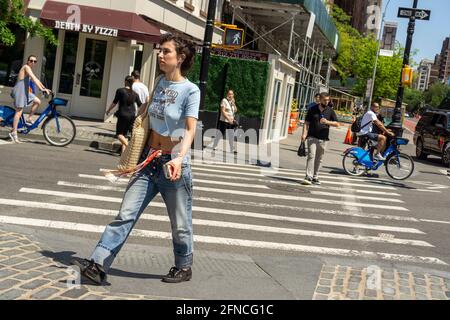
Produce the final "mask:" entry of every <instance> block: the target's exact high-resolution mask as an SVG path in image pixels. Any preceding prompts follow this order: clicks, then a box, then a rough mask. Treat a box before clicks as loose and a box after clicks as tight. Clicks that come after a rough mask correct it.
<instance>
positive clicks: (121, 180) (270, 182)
mask: <svg viewBox="0 0 450 320" xmlns="http://www.w3.org/2000/svg"><path fill="white" fill-rule="evenodd" d="M104 170H106V169H100V171H104ZM194 170H195V169H194ZM195 176H196V177H197V176H200V177H209V178H220V179H221V181H216V180H214V181H213V182H212V183H214V184H222V181H223V180H224V179H225V180H232V181H252V182H259V183H261V184H277V185H287V186H295V187H299V185H300V184H299V182H288V181H281V180H268V179H255V178H245V177H240V176H239V177H236V176H229V175H228V174H227V175H225V174H210V173H204V172H197V171H195ZM78 177H80V178H87V179H95V180H107V181H109V180H108V179H107V178H106V177H105V176H100V175H90V174H79V175H78ZM290 180H291V179H290ZM198 181H202V180H199V179H197V178H195V179H194V182H198ZM203 181H206V180H203ZM209 181H210V180H208V183H210V182H209ZM128 182H129V179H124V178H122V179H119V180H118V181H117V182H116V183H115V184H128ZM254 185H255V184H252V185H249V184H246V186H247V187H248V186H254ZM302 187H303V188H305V189H311V188H314V189H326V190H333V191H342V188H338V187H330V186H319V185H313V186H302ZM383 189H384V188H383ZM353 192H355V193H363V194H376V195H383V196H389V197H397V196H398V197H399V196H400V194H398V193H394V192H388V191H379V190H363V189H354V190H353Z"/></svg>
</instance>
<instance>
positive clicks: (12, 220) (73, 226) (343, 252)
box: [0, 216, 448, 265]
mask: <svg viewBox="0 0 450 320" xmlns="http://www.w3.org/2000/svg"><path fill="white" fill-rule="evenodd" d="M0 223H6V224H13V225H21V226H33V227H43V228H51V229H60V230H71V231H78V232H94V233H103V232H104V230H105V226H98V225H92V224H84V223H73V222H65V221H55V220H43V219H32V218H22V217H10V216H0ZM131 236H136V237H144V238H154V239H163V240H171V239H172V235H171V233H169V232H160V231H150V230H141V229H134V230H133V231H132V232H131ZM194 242H197V243H206V244H218V245H226V246H238V247H248V248H252V249H270V250H283V251H294V252H302V253H308V254H323V255H333V256H342V257H350V258H364V259H382V260H387V261H395V262H409V263H425V264H437V265H448V264H447V263H445V262H444V261H442V260H440V259H438V258H434V257H423V256H411V255H402V254H392V253H384V252H371V251H359V250H352V249H338V248H329V247H319V246H307V245H299V244H289V243H275V242H266V241H255V240H244V239H232V238H222V237H211V236H202V235H194Z"/></svg>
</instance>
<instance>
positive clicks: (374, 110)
mask: <svg viewBox="0 0 450 320" xmlns="http://www.w3.org/2000/svg"><path fill="white" fill-rule="evenodd" d="M379 112H380V105H379V104H378V103H376V102H373V103H372V106H371V108H370V110H369V111H367V112H366V114H364V116H363V118H362V121H361V130H360V131H359V133H358V136H359V137H360V138H364V137H365V138H367V139H369V140H372V141H375V142H377V143H378V146H377V152H376V154H375V155H374V159H377V160H381V161H383V160H386V158H384V157H383V156H382V152H383V151H384V149H385V147H386V140H387V138H386V136H385V135H383V134H378V133H376V132H375V129H376V128H378V129H379V130H378V131H379V132H380V131H381V132H382V133H384V134H386V135H387V136H391V137H394V136H395V134H394V133H393V132H392V131H391V130H389V129H386V127H385V126H384V124H383V123H382V122H381V121H380V120H378V117H377V114H378V113H379ZM374 124H375V126H376V127H374V126H373V125H374Z"/></svg>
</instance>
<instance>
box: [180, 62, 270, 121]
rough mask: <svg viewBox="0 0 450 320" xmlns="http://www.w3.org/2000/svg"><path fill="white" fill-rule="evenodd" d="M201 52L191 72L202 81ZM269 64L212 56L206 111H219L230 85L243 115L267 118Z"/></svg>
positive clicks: (191, 78)
mask: <svg viewBox="0 0 450 320" xmlns="http://www.w3.org/2000/svg"><path fill="white" fill-rule="evenodd" d="M200 62H201V55H197V57H196V60H195V64H194V66H193V67H192V69H191V71H190V72H189V74H188V75H187V76H188V78H189V79H190V80H191V81H192V82H194V83H196V84H197V85H198V84H199V77H200ZM268 75H269V63H268V62H261V61H253V60H241V59H235V58H225V57H220V56H211V58H210V65H209V71H208V86H207V89H206V98H205V111H218V110H219V105H220V101H221V100H222V99H223V98H224V97H225V92H226V90H227V89H228V88H232V89H233V90H234V94H235V96H236V104H237V106H238V111H239V114H240V115H241V116H244V117H249V118H260V119H262V118H264V99H265V96H266V85H267V77H268Z"/></svg>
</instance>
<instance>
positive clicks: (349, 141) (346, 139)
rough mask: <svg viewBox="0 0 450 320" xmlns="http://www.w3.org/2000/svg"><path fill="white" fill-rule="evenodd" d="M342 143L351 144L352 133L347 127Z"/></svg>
mask: <svg viewBox="0 0 450 320" xmlns="http://www.w3.org/2000/svg"><path fill="white" fill-rule="evenodd" d="M344 143H345V144H353V135H352V131H351V130H350V128H348V130H347V135H346V136H345V140H344Z"/></svg>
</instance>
